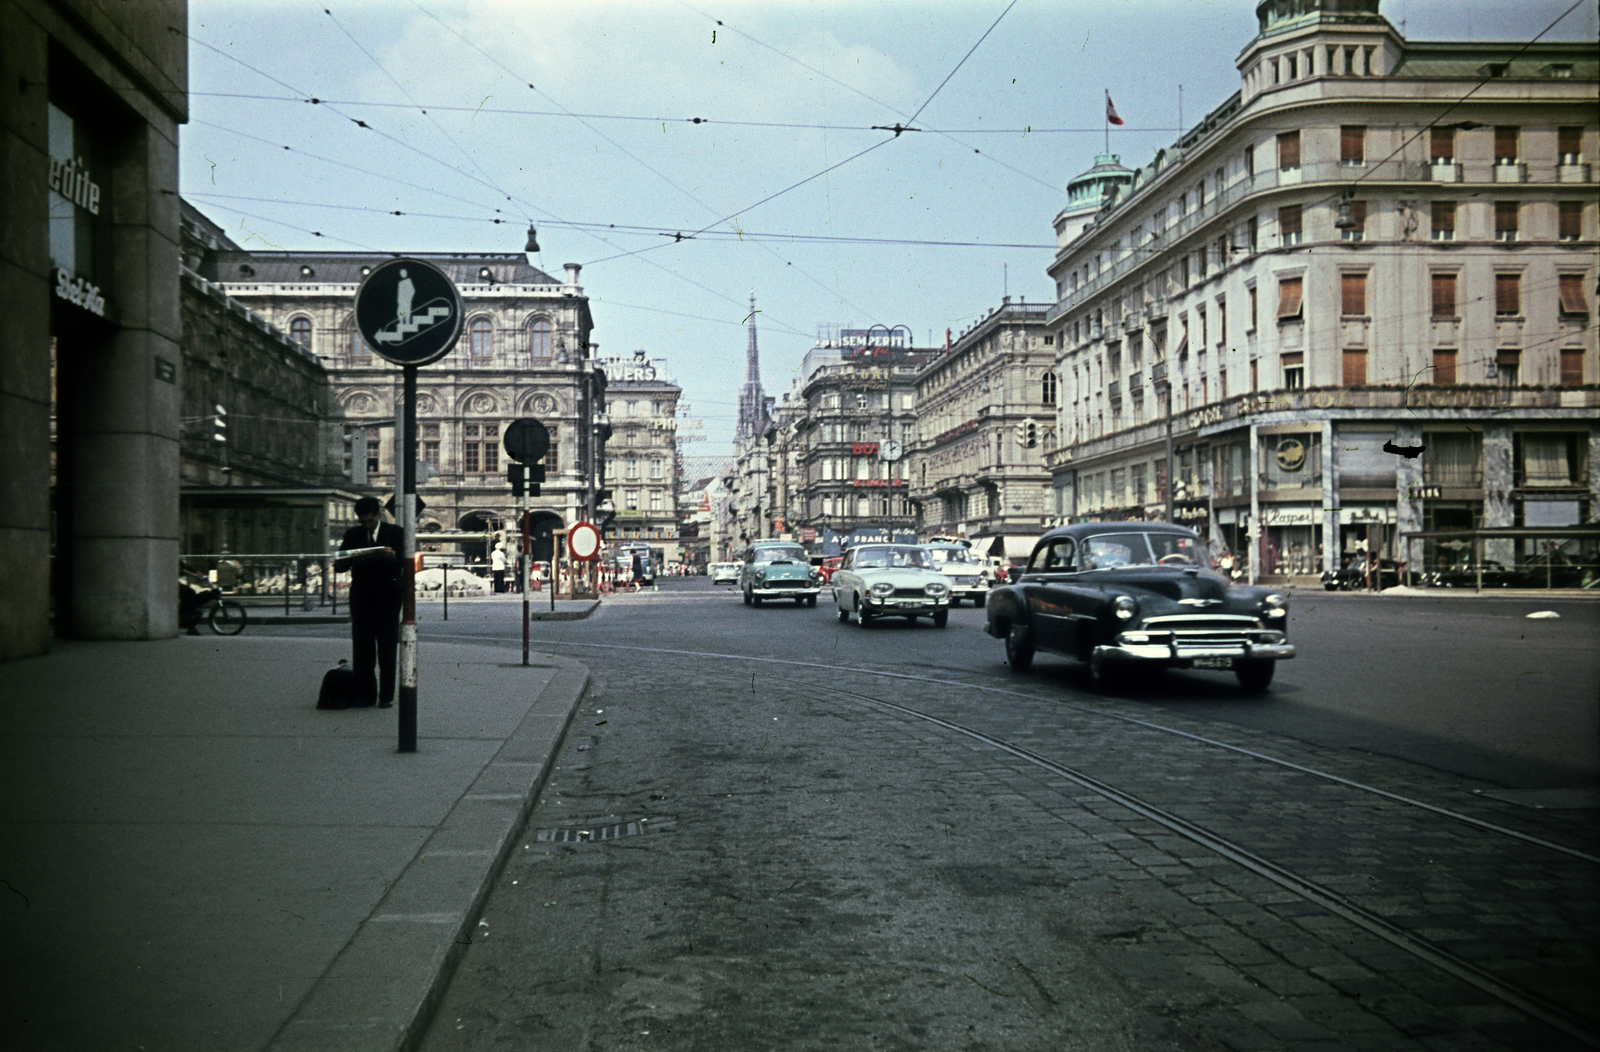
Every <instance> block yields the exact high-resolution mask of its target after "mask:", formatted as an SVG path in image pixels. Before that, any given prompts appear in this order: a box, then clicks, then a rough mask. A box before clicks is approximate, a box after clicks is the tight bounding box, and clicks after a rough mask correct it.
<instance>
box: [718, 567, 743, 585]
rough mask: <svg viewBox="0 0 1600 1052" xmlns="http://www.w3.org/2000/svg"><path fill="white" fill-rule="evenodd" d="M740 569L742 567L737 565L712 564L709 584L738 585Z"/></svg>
mask: <svg viewBox="0 0 1600 1052" xmlns="http://www.w3.org/2000/svg"><path fill="white" fill-rule="evenodd" d="M740 569H742V567H741V565H740V564H739V563H712V564H711V583H712V584H738V583H739V571H740Z"/></svg>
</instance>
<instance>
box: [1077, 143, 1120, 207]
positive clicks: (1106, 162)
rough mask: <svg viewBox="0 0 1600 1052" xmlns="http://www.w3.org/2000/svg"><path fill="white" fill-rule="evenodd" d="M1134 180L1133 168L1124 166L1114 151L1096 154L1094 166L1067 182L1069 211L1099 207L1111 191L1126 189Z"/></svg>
mask: <svg viewBox="0 0 1600 1052" xmlns="http://www.w3.org/2000/svg"><path fill="white" fill-rule="evenodd" d="M1132 182H1133V169H1131V168H1124V167H1123V166H1122V158H1121V156H1119V155H1118V154H1114V153H1099V154H1095V158H1094V167H1093V168H1090V169H1089V170H1088V171H1087V172H1084V173H1083V174H1081V175H1078V176H1075V177H1074V178H1073V179H1072V180H1071V181H1070V182H1068V183H1067V211H1069V212H1072V211H1077V210H1078V209H1080V208H1090V209H1099V207H1100V206H1101V205H1102V204H1103V203H1104V202H1105V199H1106V197H1107V196H1109V192H1110V191H1111V190H1112V189H1113V188H1116V189H1117V190H1119V191H1121V190H1125V189H1127V187H1128V186H1129V185H1130V184H1131V183H1132Z"/></svg>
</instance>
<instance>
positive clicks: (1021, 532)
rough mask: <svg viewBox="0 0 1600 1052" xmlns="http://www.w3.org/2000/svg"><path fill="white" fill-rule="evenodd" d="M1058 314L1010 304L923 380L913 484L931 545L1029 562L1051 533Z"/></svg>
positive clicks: (919, 378) (938, 360)
mask: <svg viewBox="0 0 1600 1052" xmlns="http://www.w3.org/2000/svg"><path fill="white" fill-rule="evenodd" d="M1049 311H1050V308H1049V307H1048V306H1046V305H1040V306H1027V305H1024V304H1013V303H1011V302H1010V298H1009V297H1007V299H1006V301H1005V302H1003V303H1002V304H1001V305H1000V307H999V308H998V309H996V310H992V311H990V312H989V313H988V314H987V315H985V316H984V317H983V318H982V319H980V320H979V321H978V322H977V323H976V324H975V325H973V326H972V327H971V328H970V329H968V330H967V331H966V332H964V333H962V334H961V336H960V338H959V339H957V340H956V341H955V343H954V344H952V345H951V346H950V348H949V350H947V351H946V352H944V353H943V354H940V355H938V356H936V357H934V358H933V359H932V360H931V361H929V362H928V363H927V364H926V365H924V366H923V367H922V370H921V371H920V372H918V373H917V374H916V377H915V381H914V382H915V384H916V406H917V418H918V432H919V437H918V439H917V440H916V441H915V442H914V443H913V444H912V445H911V454H910V457H909V458H908V459H909V463H908V471H907V477H908V478H909V480H910V490H909V495H910V500H911V503H912V505H913V506H915V507H916V508H917V509H918V510H919V511H920V521H919V523H918V532H919V533H920V535H921V536H922V538H923V539H924V540H926V539H927V538H929V537H933V536H954V537H967V538H969V539H971V540H972V542H973V545H974V547H975V548H977V549H979V550H981V551H983V552H984V553H986V554H990V555H995V556H999V557H1000V558H1018V559H1020V558H1026V557H1027V556H1028V555H1029V554H1030V553H1031V552H1032V550H1033V542H1034V539H1035V538H1036V537H1038V536H1039V535H1040V534H1041V533H1043V532H1044V522H1045V517H1046V516H1047V515H1050V514H1052V513H1053V509H1051V508H1050V507H1049V498H1050V496H1051V493H1050V473H1049V471H1048V470H1047V469H1046V468H1045V462H1044V452H1045V450H1047V449H1052V448H1054V447H1055V445H1056V419H1055V414H1056V402H1057V397H1058V392H1059V385H1058V383H1057V380H1056V374H1055V357H1056V349H1055V336H1054V334H1053V333H1050V332H1049V331H1047V330H1046V328H1045V324H1044V322H1045V317H1046V316H1047V315H1048V314H1049Z"/></svg>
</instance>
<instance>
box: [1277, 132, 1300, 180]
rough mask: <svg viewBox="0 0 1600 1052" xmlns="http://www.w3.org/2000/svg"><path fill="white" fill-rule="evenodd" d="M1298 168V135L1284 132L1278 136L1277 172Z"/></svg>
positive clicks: (1297, 133)
mask: <svg viewBox="0 0 1600 1052" xmlns="http://www.w3.org/2000/svg"><path fill="white" fill-rule="evenodd" d="M1299 167H1300V133H1299V132H1297V131H1292V132H1284V133H1283V134H1282V135H1279V136H1278V170H1279V171H1289V170H1290V169H1292V168H1299Z"/></svg>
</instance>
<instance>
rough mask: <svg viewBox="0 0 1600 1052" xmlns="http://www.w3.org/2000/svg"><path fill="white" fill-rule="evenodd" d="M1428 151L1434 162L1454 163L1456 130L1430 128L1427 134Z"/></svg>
mask: <svg viewBox="0 0 1600 1052" xmlns="http://www.w3.org/2000/svg"><path fill="white" fill-rule="evenodd" d="M1429 140H1430V142H1429V149H1428V153H1429V155H1430V156H1431V157H1432V159H1433V163H1434V164H1454V163H1455V159H1456V130H1455V129H1454V128H1439V127H1435V128H1433V129H1431V131H1430V134H1429Z"/></svg>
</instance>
